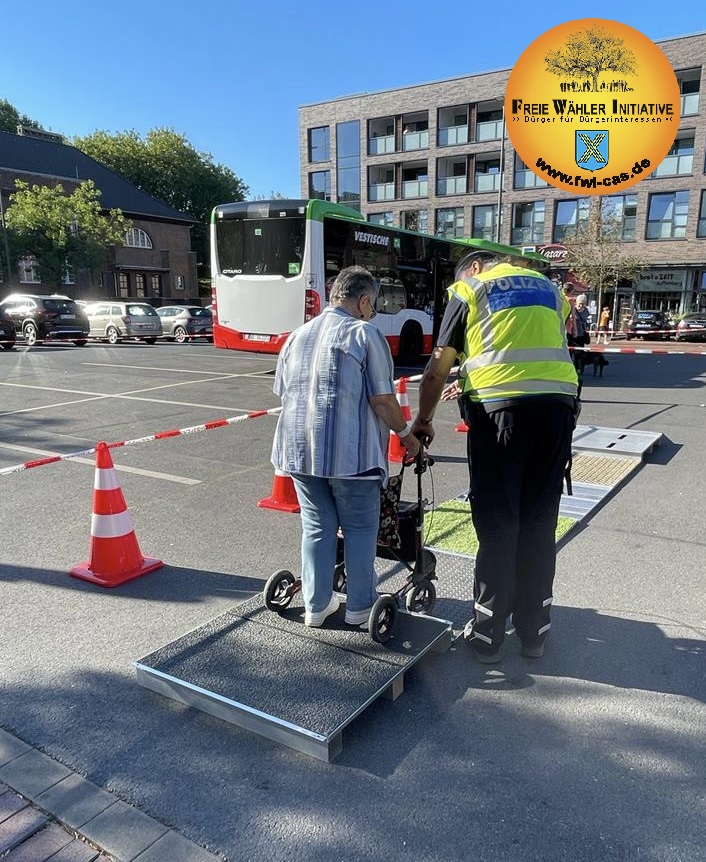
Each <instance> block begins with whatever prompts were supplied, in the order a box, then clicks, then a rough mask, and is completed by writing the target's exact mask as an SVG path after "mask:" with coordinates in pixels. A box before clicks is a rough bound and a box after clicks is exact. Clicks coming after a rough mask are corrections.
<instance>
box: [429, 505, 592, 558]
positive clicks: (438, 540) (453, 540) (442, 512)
mask: <svg viewBox="0 0 706 862" xmlns="http://www.w3.org/2000/svg"><path fill="white" fill-rule="evenodd" d="M575 523H576V521H575V520H574V519H573V518H565V517H559V521H558V523H557V526H556V538H557V541H559V539H561V538H562V536H564V535H565V534H566V533H568V532H569V530H570V529H571V528H572V527H573V526H574V524H575ZM424 544H425V545H427V546H428V547H430V548H438V549H439V550H440V551H449V552H450V553H452V554H466V555H468V556H469V557H474V556H475V555H476V552H477V551H478V539H477V538H476V531H475V530H474V529H473V524H472V523H471V510H470V506H469V505H468V503H466V502H464V501H463V500H447V502H445V503H441V505H439V506H437V507H436V508H435V509H434V510H433V511H431V512H427V513H426V514H425V516H424Z"/></svg>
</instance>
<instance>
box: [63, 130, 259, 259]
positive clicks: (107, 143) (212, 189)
mask: <svg viewBox="0 0 706 862" xmlns="http://www.w3.org/2000/svg"><path fill="white" fill-rule="evenodd" d="M73 143H74V145H75V146H76V147H78V148H79V149H80V150H82V151H83V152H84V153H87V154H88V155H89V156H91V157H92V158H94V159H96V160H97V161H99V162H101V163H102V164H104V165H106V167H108V168H110V169H111V170H113V171H115V173H116V174H119V175H120V176H121V177H122V178H123V179H125V180H127V181H128V182H130V183H132V184H133V185H135V186H137V187H138V188H140V189H142V190H143V191H145V192H147V193H148V194H150V195H152V196H153V197H155V198H157V199H158V200H160V201H162V202H163V203H165V204H168V205H169V206H171V207H174V208H175V209H177V210H179V211H180V212H183V213H188V214H189V215H192V216H193V217H194V218H195V219H197V221H198V224H197V225H195V227H194V229H193V232H192V247H193V250H194V251H195V252H196V256H197V260H198V262H199V263H201V264H203V265H204V266H206V267H207V266H208V262H209V253H208V228H209V222H210V216H211V210H212V209H213V207H214V206H216V205H217V204H221V203H226V202H229V201H241V200H244V198H245V195H246V194H247V192H248V187H247V186H246V185H245V184H244V183H243V181H242V180H241V179H240V178H239V177H237V176H236V175H235V174H234V173H233V171H232V170H231V169H230V168H228V167H226V166H225V165H221V164H217V163H215V162H214V161H213V156H212V155H211V154H210V153H204V152H198V151H197V150H195V149H194V147H193V146H192V145H191V144H190V143H189V142H188V141H187V140H186V138H185V137H184V136H183V135H180V134H178V133H177V132H175V131H173V130H172V129H166V128H161V129H152V130H151V131H149V132H148V133H147V135H146V136H145V137H144V138H142V137H141V135H140V134H138V133H137V132H135V131H128V132H119V133H117V134H109V133H108V132H105V131H97V132H94V133H93V134H92V135H88V136H86V137H83V138H76V139H75V140H74V142H73Z"/></svg>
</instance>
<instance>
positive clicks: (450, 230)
mask: <svg viewBox="0 0 706 862" xmlns="http://www.w3.org/2000/svg"><path fill="white" fill-rule="evenodd" d="M463 227H464V221H463V207H451V208H450V209H443V210H437V211H436V234H437V236H443V237H445V238H446V239H455V238H457V237H460V236H463Z"/></svg>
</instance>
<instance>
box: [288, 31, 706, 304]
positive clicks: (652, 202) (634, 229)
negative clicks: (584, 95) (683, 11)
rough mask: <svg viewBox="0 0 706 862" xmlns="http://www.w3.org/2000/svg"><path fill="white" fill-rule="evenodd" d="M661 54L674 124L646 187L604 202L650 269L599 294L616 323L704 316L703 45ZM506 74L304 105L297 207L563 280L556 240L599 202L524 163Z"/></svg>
mask: <svg viewBox="0 0 706 862" xmlns="http://www.w3.org/2000/svg"><path fill="white" fill-rule="evenodd" d="M657 44H658V45H659V47H660V49H661V50H662V51H663V53H664V54H665V56H666V57H667V59H668V60H669V61H670V63H671V64H672V67H673V69H674V71H675V73H676V76H677V80H678V82H679V87H680V91H681V121H680V125H679V129H678V132H677V135H676V138H675V141H674V145H673V147H672V149H671V150H670V152H669V154H668V155H667V156H666V158H665V159H664V161H663V162H662V163H661V164H660V166H659V167H658V168H657V169H656V170H655V171H654V172H653V173H652V174H651V176H650V177H649V178H647V179H645V180H643V181H642V182H640V183H638V184H637V185H635V186H632V187H630V188H629V189H626V191H625V193H622V194H620V193H618V194H616V195H612V196H611V201H610V203H611V208H612V212H613V213H614V214H615V215H616V217H617V218H618V219H619V221H620V224H621V229H622V237H623V240H624V242H625V243H626V244H628V245H629V246H630V248H629V252H630V254H631V255H635V256H638V257H639V258H641V259H642V260H644V261H645V263H646V264H647V266H646V268H645V269H643V270H642V271H641V272H640V274H639V275H638V277H637V278H636V280H635V281H634V282H633V283H625V284H622V285H621V286H620V287H619V289H618V291H617V296H615V295H614V294H608V296H607V301H608V303H609V304H610V305H612V306H613V307H614V308H615V314H616V317H617V316H618V315H619V314H622V313H626V312H627V311H629V310H630V309H633V308H661V309H663V310H665V311H670V312H674V313H677V312H683V311H687V310H691V309H695V308H704V307H706V173H705V170H706V163H705V156H706V153H705V142H706V99H702V98H701V90H702V89H704V86H705V85H704V64H705V63H706V33H698V34H695V35H689V36H683V37H678V38H673V39H665V40H661V41H660V42H658V43H657ZM510 71H511V70H510V69H501V70H497V71H491V72H483V73H480V74H475V75H468V76H465V77H461V78H451V79H448V80H443V81H435V82H432V83H428V84H420V85H417V86H411V87H404V88H400V89H395V90H386V91H381V92H378V93H371V94H368V93H366V94H362V95H356V96H345V97H341V98H338V99H334V100H331V101H328V102H319V103H316V104H310V105H304V106H301V107H300V109H299V146H300V165H301V189H302V194H303V196H304V197H318V198H323V199H325V200H332V201H337V202H339V203H344V204H347V205H348V206H352V207H354V208H356V209H359V210H360V211H361V212H362V213H363V214H364V215H365V216H366V218H367V219H368V220H369V221H371V222H376V223H378V224H387V225H393V226H396V227H402V228H407V229H410V230H417V231H422V232H425V233H434V234H439V235H442V236H449V237H468V236H471V237H479V238H485V239H491V240H498V241H500V242H502V243H506V244H512V245H515V246H529V247H534V248H535V249H536V250H537V251H542V252H544V253H545V254H546V256H548V257H550V259H551V260H552V266H553V267H555V268H556V272H557V275H558V276H559V278H562V277H566V267H565V265H564V266H562V259H563V258H564V257H565V254H566V249H565V247H564V246H563V245H562V240H563V239H564V237H566V236H567V235H570V234H571V233H572V232H575V230H576V224H577V223H578V224H581V222H582V221H584V220H585V219H587V218H588V211H589V207H590V206H597V205H599V204H600V201H601V200H605V196H597V197H591V196H585V195H584V196H573V197H572V196H571V195H570V194H568V193H566V192H564V191H561V190H559V189H556V188H554V187H553V186H550V185H548V184H547V183H546V182H545V181H544V180H542V179H541V178H540V177H538V176H536V175H535V174H534V173H533V172H532V171H531V170H529V169H528V167H527V165H525V164H524V163H523V162H522V161H521V160H520V158H519V156H518V155H517V154H516V153H515V150H514V148H513V146H512V144H511V142H510V140H509V139H508V137H507V135H506V130H505V124H504V117H503V102H504V97H505V87H506V84H507V81H508V78H509V76H510ZM589 299H590V297H589ZM594 299H595V297H594ZM616 300H617V301H616Z"/></svg>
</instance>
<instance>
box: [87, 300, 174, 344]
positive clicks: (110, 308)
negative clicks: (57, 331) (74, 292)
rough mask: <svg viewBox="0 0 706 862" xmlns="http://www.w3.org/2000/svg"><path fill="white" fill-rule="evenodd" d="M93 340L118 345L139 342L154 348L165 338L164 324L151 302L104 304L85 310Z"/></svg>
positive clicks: (114, 302) (113, 302)
mask: <svg viewBox="0 0 706 862" xmlns="http://www.w3.org/2000/svg"><path fill="white" fill-rule="evenodd" d="M86 317H87V318H88V321H89V323H90V324H91V330H90V333H89V335H90V337H91V338H99V339H101V340H104V341H108V342H109V343H110V344H118V342H120V341H122V339H123V338H139V339H140V340H141V341H146V342H147V344H154V343H155V342H156V341H157V339H158V338H159V337H160V336H161V335H162V322H161V320H160V319H159V315H158V314H157V312H156V311H155V310H154V308H153V306H151V305H150V304H149V302H130V301H128V300H124V301H123V300H103V301H101V302H93V303H91V304H90V305H88V306H86Z"/></svg>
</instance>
